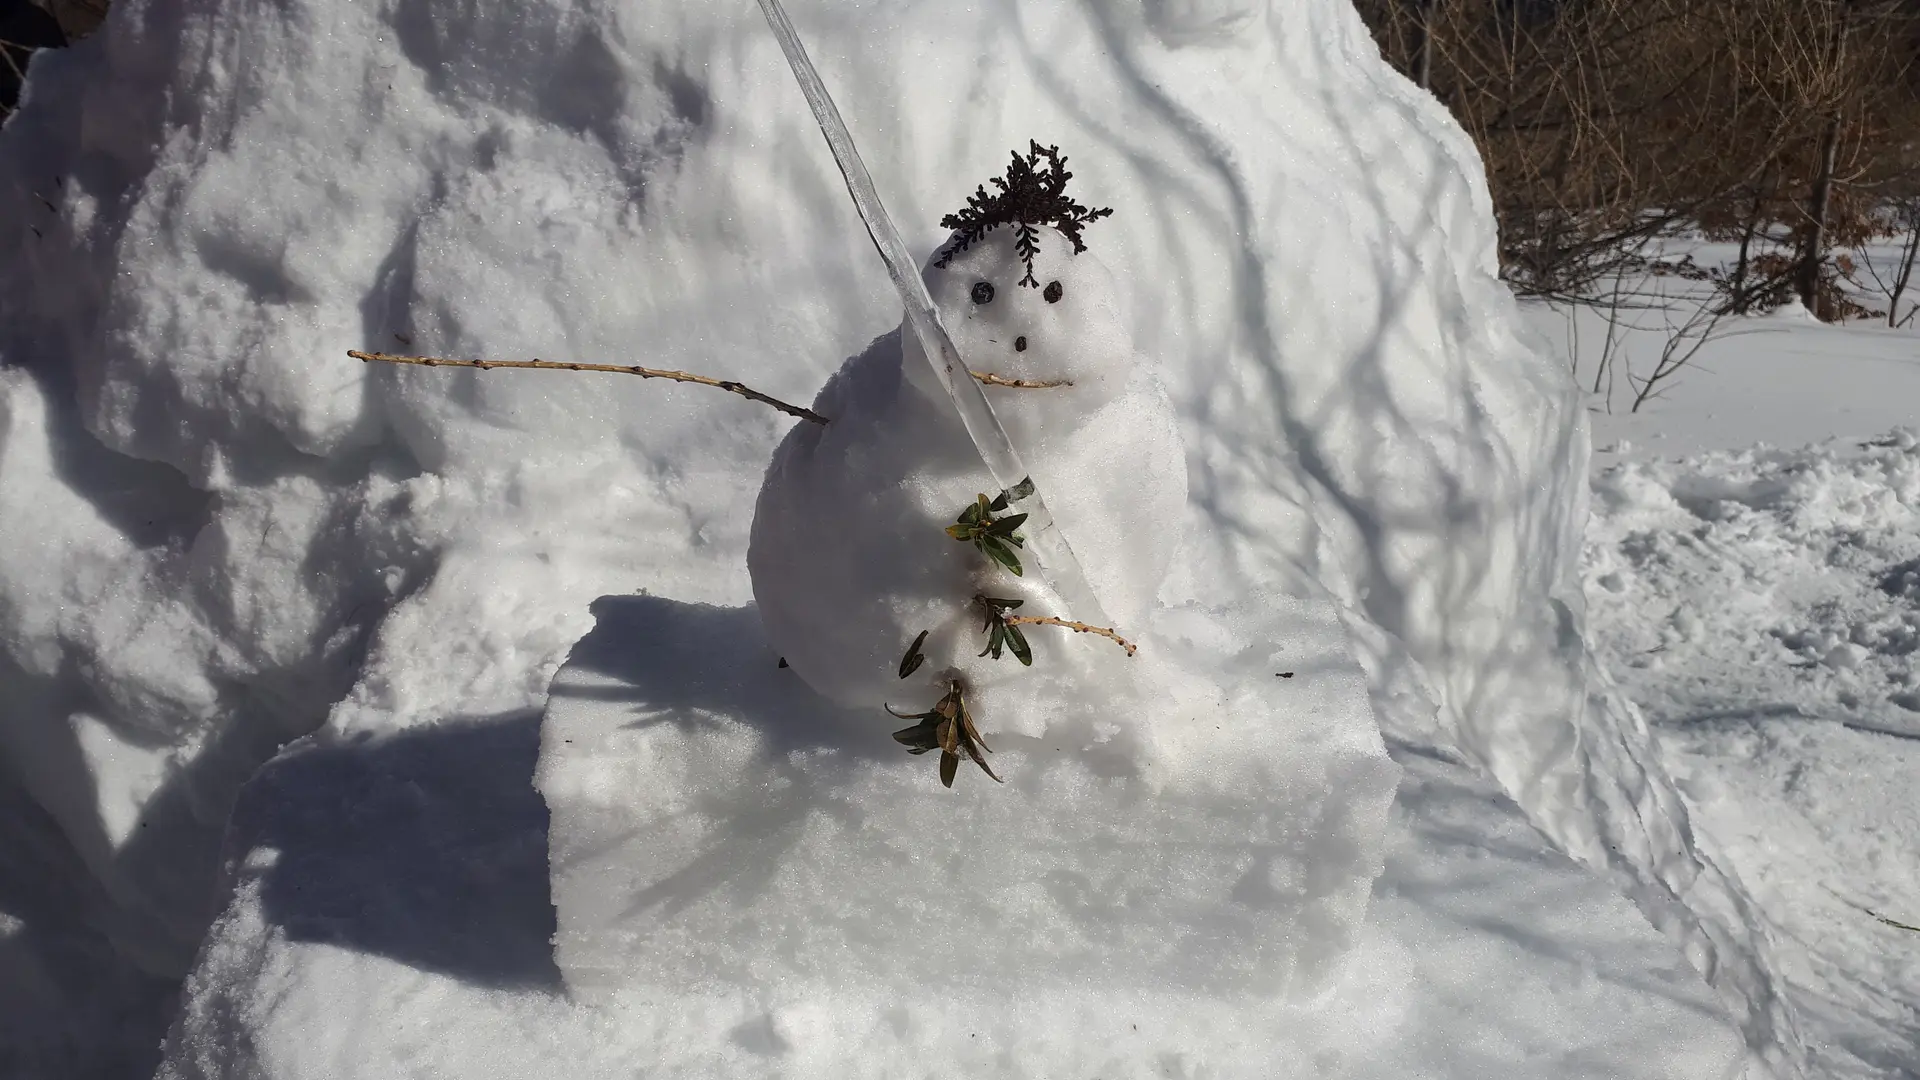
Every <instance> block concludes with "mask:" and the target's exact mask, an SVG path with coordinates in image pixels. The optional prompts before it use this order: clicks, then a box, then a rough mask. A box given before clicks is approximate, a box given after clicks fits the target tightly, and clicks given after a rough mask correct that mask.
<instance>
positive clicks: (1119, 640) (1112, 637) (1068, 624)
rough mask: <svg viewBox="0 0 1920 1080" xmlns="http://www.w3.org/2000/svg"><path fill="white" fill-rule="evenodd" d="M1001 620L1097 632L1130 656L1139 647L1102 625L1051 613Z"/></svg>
mask: <svg viewBox="0 0 1920 1080" xmlns="http://www.w3.org/2000/svg"><path fill="white" fill-rule="evenodd" d="M1001 621H1003V622H1005V623H1006V624H1007V625H1008V626H1019V625H1022V624H1025V625H1028V626H1062V627H1065V628H1066V629H1068V630H1071V631H1073V632H1074V633H1076V634H1098V635H1100V636H1101V637H1103V638H1106V639H1107V640H1109V641H1111V642H1113V643H1114V644H1115V645H1118V646H1120V647H1121V648H1123V649H1125V650H1127V655H1128V656H1132V655H1133V654H1134V653H1135V652H1137V651H1139V649H1140V646H1138V645H1135V644H1134V643H1133V642H1131V641H1128V640H1127V639H1126V638H1123V637H1121V636H1120V635H1119V634H1116V633H1114V632H1113V631H1112V630H1109V629H1107V628H1106V627H1104V626H1091V625H1089V624H1087V623H1083V622H1073V621H1071V620H1069V619H1056V618H1054V617H1053V616H1051V615H1008V616H1006V617H1005V618H1004V619H1002V620H1001Z"/></svg>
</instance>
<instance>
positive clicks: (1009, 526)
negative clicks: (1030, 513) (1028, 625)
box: [947, 491, 1027, 577]
mask: <svg viewBox="0 0 1920 1080" xmlns="http://www.w3.org/2000/svg"><path fill="white" fill-rule="evenodd" d="M1007 496H1008V493H1007V492H1004V491H1003V492H1001V493H1000V497H999V498H997V499H993V500H988V498H987V497H986V495H984V494H981V495H977V496H975V497H974V501H973V502H972V503H969V504H968V505H967V508H966V509H965V510H962V511H960V516H959V517H958V518H956V519H954V523H953V524H951V525H949V526H947V535H948V536H951V537H953V538H954V539H955V540H958V541H960V542H961V543H963V544H972V545H973V546H974V547H977V548H979V549H980V553H981V554H982V555H985V556H986V557H987V558H989V559H992V560H993V561H994V562H997V563H999V564H1000V565H1001V566H1004V567H1006V568H1007V569H1008V570H1009V571H1011V572H1012V573H1013V575H1014V576H1015V577H1020V576H1022V575H1023V574H1025V572H1026V571H1025V570H1023V569H1022V568H1021V566H1020V556H1019V555H1018V554H1017V553H1015V551H1014V550H1013V549H1014V548H1018V547H1025V546H1026V542H1027V541H1026V538H1025V537H1023V536H1021V535H1020V534H1019V533H1017V532H1015V531H1014V530H1015V529H1018V528H1019V527H1020V526H1021V525H1022V524H1023V523H1025V521H1026V520H1027V515H1025V514H1011V515H1008V516H1007V517H995V516H994V515H995V514H998V513H1000V512H1001V511H1003V510H1005V509H1006V508H1007V502H1008V499H1007Z"/></svg>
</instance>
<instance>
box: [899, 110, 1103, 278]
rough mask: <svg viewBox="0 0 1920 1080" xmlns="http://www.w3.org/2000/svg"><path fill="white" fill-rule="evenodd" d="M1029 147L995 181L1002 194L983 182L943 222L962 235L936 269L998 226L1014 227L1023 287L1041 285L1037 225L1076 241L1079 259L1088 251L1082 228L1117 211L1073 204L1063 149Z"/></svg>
mask: <svg viewBox="0 0 1920 1080" xmlns="http://www.w3.org/2000/svg"><path fill="white" fill-rule="evenodd" d="M1028 145H1029V146H1030V149H1029V150H1028V151H1027V154H1026V156H1025V157H1022V156H1021V155H1020V152H1019V151H1017V150H1016V151H1014V153H1013V161H1012V163H1011V164H1010V165H1008V166H1007V174H1006V175H1005V176H996V177H994V178H993V186H994V187H996V188H999V189H1000V190H999V191H998V192H996V193H995V194H992V195H989V194H987V188H986V185H985V184H982V185H981V186H980V187H979V188H978V189H976V190H975V191H974V193H973V194H972V195H970V196H968V197H967V205H966V208H965V209H963V210H961V211H960V212H959V213H957V214H948V215H947V216H946V217H943V218H941V219H940V227H941V228H943V229H952V230H954V231H955V232H956V233H957V235H956V236H955V237H954V238H953V240H952V241H951V242H950V243H949V244H948V245H947V249H946V250H945V251H944V252H942V253H941V255H940V257H939V258H938V259H936V260H934V263H933V265H935V266H938V267H942V268H944V267H945V266H946V265H947V263H949V262H951V261H952V260H953V257H954V256H956V255H958V254H960V253H961V252H963V251H965V250H967V249H968V248H969V247H972V246H973V245H974V244H975V243H976V242H978V241H979V239H980V238H981V237H983V236H985V235H987V233H989V232H991V231H993V230H994V229H995V228H997V227H998V226H1001V225H1011V226H1013V227H1014V230H1015V234H1016V235H1015V236H1014V241H1013V249H1014V252H1015V253H1016V254H1018V255H1019V256H1020V261H1021V262H1022V263H1024V264H1026V267H1027V276H1026V277H1023V278H1021V279H1020V282H1019V283H1020V284H1022V285H1026V286H1029V287H1031V288H1035V289H1037V288H1039V287H1040V282H1039V280H1038V279H1036V278H1035V277H1034V276H1033V257H1034V255H1035V254H1036V253H1038V252H1039V250H1040V230H1039V229H1038V228H1036V227H1035V226H1038V225H1051V226H1053V227H1054V228H1056V229H1059V230H1060V233H1061V235H1063V236H1065V237H1066V238H1067V239H1068V240H1071V241H1072V242H1073V253H1074V254H1076V255H1078V254H1079V253H1081V252H1083V251H1085V250H1087V245H1086V243H1085V242H1084V241H1082V240H1081V239H1080V230H1081V229H1083V228H1085V227H1086V225H1087V223H1088V222H1091V221H1098V220H1100V219H1101V218H1103V217H1108V216H1110V215H1112V213H1113V208H1112V207H1102V208H1100V209H1098V210H1090V209H1088V208H1087V207H1084V206H1081V205H1080V204H1079V203H1077V202H1075V201H1073V199H1072V198H1071V197H1069V196H1068V195H1067V193H1066V189H1067V181H1068V180H1071V179H1072V178H1073V174H1072V173H1070V172H1068V171H1067V159H1066V158H1064V157H1062V156H1060V148H1059V147H1057V146H1046V147H1043V146H1041V145H1040V144H1039V143H1038V142H1034V141H1033V140H1028Z"/></svg>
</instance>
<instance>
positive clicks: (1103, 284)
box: [910, 225, 1133, 398]
mask: <svg viewBox="0 0 1920 1080" xmlns="http://www.w3.org/2000/svg"><path fill="white" fill-rule="evenodd" d="M1028 228H1029V229H1031V233H1030V234H1029V235H1030V236H1031V237H1032V238H1034V239H1035V240H1036V241H1037V245H1038V246H1037V250H1032V249H1028V250H1025V251H1023V250H1022V248H1023V247H1026V245H1022V244H1021V243H1020V237H1021V235H1022V233H1021V230H1020V228H1019V227H1018V226H1013V225H1006V226H1000V227H998V228H995V229H993V230H991V231H990V232H988V233H987V234H986V235H984V236H981V237H979V238H978V239H976V240H974V241H973V242H972V244H970V245H969V246H968V247H967V248H966V250H964V251H955V250H953V247H954V244H953V242H949V245H948V246H947V247H946V248H943V249H942V250H941V251H940V252H939V253H937V254H936V255H935V257H934V258H933V259H932V260H931V261H929V263H928V265H927V268H926V270H925V271H924V273H923V276H924V278H925V280H926V283H927V290H928V291H929V292H930V293H932V294H933V302H934V306H935V307H936V308H938V309H939V312H940V318H941V321H942V322H943V323H945V324H946V327H947V333H948V335H949V336H951V337H952V339H953V343H954V346H955V347H956V348H958V349H959V350H960V355H961V357H963V358H964V359H965V361H966V363H967V366H968V367H970V368H972V369H973V370H975V371H979V372H986V373H989V374H992V375H995V376H999V377H1001V378H1005V379H1019V380H1025V381H1029V382H1058V381H1065V382H1070V383H1072V384H1073V385H1074V386H1075V387H1078V388H1080V389H1081V390H1082V391H1083V394H1076V395H1075V396H1076V397H1085V396H1088V395H1090V396H1092V397H1096V398H1105V397H1107V396H1109V395H1110V394H1111V392H1113V390H1114V389H1117V387H1118V386H1119V385H1121V384H1124V383H1125V382H1126V380H1127V377H1128V375H1129V374H1130V373H1131V368H1132V366H1133V342H1132V339H1131V336H1130V335H1129V333H1128V332H1127V328H1126V321H1125V320H1124V319H1122V318H1121V315H1120V306H1119V301H1118V295H1117V289H1116V287H1115V284H1114V279H1113V275H1112V274H1111V273H1110V272H1108V270H1107V268H1106V267H1105V266H1103V265H1101V263H1100V261H1099V260H1098V259H1097V258H1095V257H1094V256H1093V255H1092V254H1091V253H1089V252H1085V251H1083V252H1080V253H1079V254H1077V255H1076V254H1074V250H1073V248H1074V245H1073V243H1072V242H1071V240H1070V239H1069V238H1068V237H1067V236H1065V235H1063V234H1062V233H1061V232H1059V231H1058V230H1056V229H1054V228H1052V227H1050V226H1046V225H1036V226H1029V227H1028ZM922 363H924V361H923V362H922ZM917 374H918V373H917V372H911V373H910V375H917ZM1035 393H1040V391H1035Z"/></svg>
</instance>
